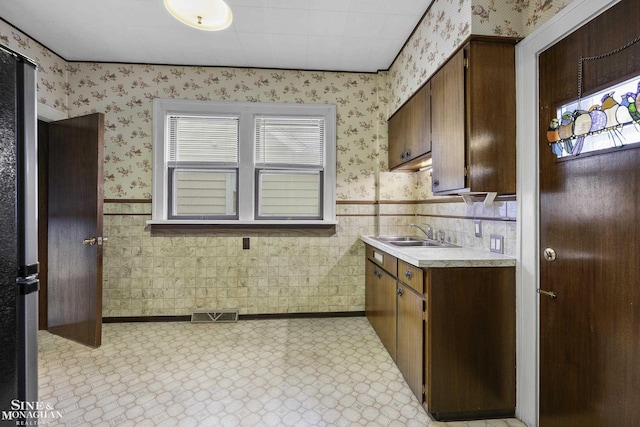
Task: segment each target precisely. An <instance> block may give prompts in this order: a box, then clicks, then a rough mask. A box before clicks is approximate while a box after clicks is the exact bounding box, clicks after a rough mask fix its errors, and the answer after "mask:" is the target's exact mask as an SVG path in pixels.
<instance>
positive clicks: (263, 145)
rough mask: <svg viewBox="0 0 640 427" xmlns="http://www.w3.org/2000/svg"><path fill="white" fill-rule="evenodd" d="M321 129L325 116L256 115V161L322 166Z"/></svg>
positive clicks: (261, 162)
mask: <svg viewBox="0 0 640 427" xmlns="http://www.w3.org/2000/svg"><path fill="white" fill-rule="evenodd" d="M324 132H325V131H324V118H307V117H304V118H296V117H256V119H255V142H256V144H255V156H256V160H255V161H256V164H258V165H275V164H279V165H287V166H315V167H318V168H322V167H324V145H325V143H324V139H325V133H324Z"/></svg>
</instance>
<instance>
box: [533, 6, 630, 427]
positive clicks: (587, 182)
mask: <svg viewBox="0 0 640 427" xmlns="http://www.w3.org/2000/svg"><path fill="white" fill-rule="evenodd" d="M638 16H640V3H639V2H637V1H636V0H623V1H622V2H620V3H618V4H617V5H616V6H614V7H613V8H611V9H610V10H608V11H607V12H605V13H604V14H602V15H600V16H599V17H597V18H595V19H594V20H593V21H591V22H590V23H588V24H586V25H584V26H583V27H581V28H580V29H578V30H577V31H576V32H574V33H573V34H571V35H569V36H568V37H566V38H565V39H563V40H562V41H560V42H559V43H557V44H556V45H554V46H553V47H551V48H550V49H548V50H547V51H545V52H543V53H542V54H541V55H540V58H539V75H540V109H539V110H540V124H539V147H540V248H541V251H544V249H545V248H552V249H553V250H555V252H556V254H557V255H556V256H557V258H556V259H555V260H554V261H546V260H545V258H544V257H543V255H542V253H541V256H540V258H541V261H540V287H541V289H542V290H545V291H549V292H553V293H555V295H556V296H557V297H556V298H551V297H549V296H546V295H541V296H540V412H539V417H540V426H541V427H554V426H558V427H583V426H590V427H599V426H603V427H604V426H607V427H618V426H638V425H640V262H639V261H638V260H639V259H640V237H639V234H638V232H637V227H638V224H639V223H640V147H633V148H632V147H631V146H628V147H626V148H619V149H614V150H611V151H609V152H599V153H592V154H589V153H587V154H582V155H580V156H577V157H574V158H571V159H569V160H559V159H556V156H555V155H553V154H552V152H551V148H550V147H549V145H548V144H547V140H546V132H547V128H548V126H549V123H550V122H551V119H552V118H554V117H556V115H557V108H558V107H559V106H561V105H562V104H563V103H566V102H568V101H573V100H575V99H576V98H577V93H576V92H577V90H576V88H577V76H578V70H577V64H578V61H579V59H580V57H591V56H597V55H600V54H603V53H606V52H612V51H614V50H616V49H618V48H619V47H621V46H624V45H626V44H627V43H628V42H630V41H631V40H633V38H634V37H635V36H637V34H640V21H639V20H638V19H632V20H630V19H629V17H638ZM622 23H624V24H622ZM635 76H640V43H636V44H635V45H633V46H631V47H629V48H627V49H624V50H622V51H620V52H619V53H616V54H614V55H610V56H607V57H605V58H603V59H600V60H594V61H589V62H588V63H585V65H584V72H583V86H582V90H583V93H584V94H585V95H586V94H589V92H591V93H593V92H595V91H597V90H601V89H605V88H606V87H608V86H610V85H611V84H614V83H616V82H620V81H623V80H626V79H628V78H632V77H635ZM638 80H640V77H638ZM617 95H618V96H619V95H621V94H617ZM638 139H639V140H640V138H638Z"/></svg>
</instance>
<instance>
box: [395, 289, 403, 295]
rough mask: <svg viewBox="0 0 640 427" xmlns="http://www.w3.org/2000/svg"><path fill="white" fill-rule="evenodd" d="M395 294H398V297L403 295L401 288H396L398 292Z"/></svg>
mask: <svg viewBox="0 0 640 427" xmlns="http://www.w3.org/2000/svg"><path fill="white" fill-rule="evenodd" d="M396 294H398V296H399V297H401V296H402V294H404V291H403V290H402V288H398V290H397V291H396Z"/></svg>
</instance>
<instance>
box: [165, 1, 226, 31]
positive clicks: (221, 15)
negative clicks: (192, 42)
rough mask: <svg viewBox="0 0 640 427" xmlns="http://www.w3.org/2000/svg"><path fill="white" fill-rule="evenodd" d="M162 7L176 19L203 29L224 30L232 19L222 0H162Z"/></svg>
mask: <svg viewBox="0 0 640 427" xmlns="http://www.w3.org/2000/svg"><path fill="white" fill-rule="evenodd" d="M164 7H166V8H167V10H168V11H169V13H170V14H171V15H172V16H173V17H174V18H176V19H177V20H178V21H180V22H182V23H183V24H186V25H188V26H190V27H193V28H197V29H199V30H204V31H219V30H224V29H225V28H227V27H228V26H229V25H231V21H232V20H233V15H232V14H231V9H229V6H227V4H226V3H225V2H224V1H222V0H164Z"/></svg>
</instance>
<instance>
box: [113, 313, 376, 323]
mask: <svg viewBox="0 0 640 427" xmlns="http://www.w3.org/2000/svg"><path fill="white" fill-rule="evenodd" d="M364 315H365V313H364V311H332V312H311V313H264V314H240V315H238V320H271V319H326V318H333V317H363V316H364ZM189 321H191V316H124V317H103V318H102V323H127V322H189Z"/></svg>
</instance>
